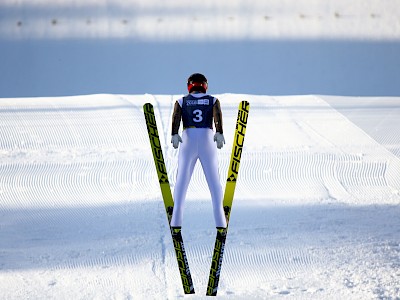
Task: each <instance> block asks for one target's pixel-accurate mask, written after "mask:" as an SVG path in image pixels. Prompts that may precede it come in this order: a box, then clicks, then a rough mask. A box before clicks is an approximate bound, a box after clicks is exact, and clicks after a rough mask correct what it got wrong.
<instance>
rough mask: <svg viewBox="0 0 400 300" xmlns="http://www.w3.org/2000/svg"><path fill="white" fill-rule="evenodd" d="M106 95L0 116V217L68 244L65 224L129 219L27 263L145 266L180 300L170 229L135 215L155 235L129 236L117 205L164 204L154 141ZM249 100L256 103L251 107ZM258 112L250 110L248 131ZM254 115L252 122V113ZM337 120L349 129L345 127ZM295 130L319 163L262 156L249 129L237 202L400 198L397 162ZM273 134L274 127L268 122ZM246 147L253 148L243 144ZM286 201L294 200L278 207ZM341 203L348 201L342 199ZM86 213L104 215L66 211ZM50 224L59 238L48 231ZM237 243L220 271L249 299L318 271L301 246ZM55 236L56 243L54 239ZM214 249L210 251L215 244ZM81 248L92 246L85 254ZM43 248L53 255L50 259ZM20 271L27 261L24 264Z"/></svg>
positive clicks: (193, 259)
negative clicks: (14, 216) (150, 247)
mask: <svg viewBox="0 0 400 300" xmlns="http://www.w3.org/2000/svg"><path fill="white" fill-rule="evenodd" d="M103 97H104V96H100V98H101V99H100V100H99V101H100V102H99V103H98V104H95V103H93V102H91V101H92V100H93V99H92V97H90V98H91V99H88V101H87V102H85V103H83V104H79V103H78V102H77V103H75V102H74V99H69V100H68V101H65V102H62V101H61V100H60V101H61V102H58V101H56V100H55V101H51V100H48V102H46V101H45V102H44V103H45V104H43V103H42V102H40V101H39V100H31V101H33V102H35V101H39V102H37V103H36V104H35V105H22V104H21V103H18V104H15V106H13V107H11V108H10V107H7V109H3V108H2V107H1V106H0V115H1V118H0V125H1V126H2V132H1V133H0V145H1V148H0V153H1V154H2V155H3V158H4V159H3V160H2V162H0V178H1V185H0V203H1V204H0V211H1V212H4V213H10V212H11V213H12V212H13V209H15V210H22V211H23V213H24V214H25V215H24V217H23V218H22V217H21V216H19V218H21V220H20V223H21V224H23V225H24V229H25V230H28V229H29V226H32V222H33V221H34V222H35V224H44V223H46V226H49V228H50V229H47V230H49V231H51V230H55V231H56V230H59V231H60V232H61V231H63V230H65V231H67V233H68V234H73V233H74V232H73V230H76V228H75V229H70V228H66V227H67V226H68V225H74V224H73V223H74V220H84V222H87V223H85V224H82V225H83V226H85V225H87V226H88V227H89V229H86V228H82V229H81V230H96V226H97V224H96V222H97V220H103V219H102V215H108V216H114V215H115V216H124V217H125V218H126V220H123V222H124V225H123V227H122V228H121V227H120V225H121V223H119V222H118V221H119V220H113V218H112V217H109V218H107V220H108V221H109V222H110V224H106V225H107V226H109V227H110V228H111V229H110V230H111V232H107V233H104V235H103V233H102V232H101V230H102V229H103V228H105V227H101V226H106V225H103V224H99V226H100V225H101V226H100V229H98V230H99V231H98V232H96V233H95V235H94V236H95V237H94V238H93V240H90V239H89V241H82V242H80V243H81V244H82V245H81V248H80V249H78V250H77V251H75V250H74V245H72V246H69V245H65V247H64V245H62V246H60V245H57V243H56V245H55V246H46V245H45V246H43V249H42V248H40V249H38V250H35V251H37V252H35V253H33V254H32V256H34V255H35V254H37V253H40V254H41V256H40V257H36V258H32V257H29V258H25V259H26V260H29V259H30V260H32V261H31V267H32V266H33V267H38V266H42V267H43V266H45V267H46V266H47V265H49V266H51V268H52V269H55V270H63V269H77V270H79V269H86V268H94V269H95V268H98V269H102V270H108V269H112V268H116V267H126V266H129V267H132V266H138V265H139V266H142V267H143V266H144V267H143V268H144V269H145V270H146V271H148V272H149V273H151V274H153V275H156V276H154V277H157V280H158V284H161V285H164V287H165V289H167V290H168V291H171V290H172V289H173V287H176V290H177V293H180V292H181V290H180V288H181V287H180V278H179V273H178V271H177V268H176V258H175V257H174V256H175V253H174V251H173V246H172V243H171V242H170V238H169V237H168V235H167V234H168V233H167V232H165V230H168V228H167V227H166V226H164V225H162V226H161V229H160V227H156V230H155V232H156V233H155V232H154V231H153V229H154V228H153V227H151V224H150V222H148V220H146V218H147V217H143V216H139V217H138V219H139V220H141V221H140V222H143V224H147V225H148V226H149V228H147V225H143V224H141V225H143V229H140V230H139V229H137V228H131V227H130V226H133V225H131V224H130V223H129V224H125V223H128V222H129V219H130V218H136V216H135V213H136V212H132V211H129V212H124V211H123V208H121V207H120V206H118V205H116V204H117V203H118V204H121V203H125V204H126V203H129V202H132V201H137V203H140V201H153V202H154V201H161V200H160V199H159V187H158V182H157V180H155V179H156V176H155V170H154V163H153V162H152V156H151V154H150V152H149V150H148V137H147V135H146V128H145V125H144V122H143V113H142V111H141V108H140V107H141V105H142V103H134V104H132V103H130V102H129V101H127V100H126V99H124V98H115V97H113V96H110V97H111V98H107V97H106V98H105V99H103ZM93 98H96V97H93ZM83 99H84V98H83ZM107 99H108V100H107ZM110 99H111V100H110ZM163 99H164V98H163V97H161V98H157V97H154V98H153V99H152V101H153V102H155V103H156V105H155V107H156V108H157V109H156V118H157V122H158V124H159V130H160V132H159V133H160V138H161V139H162V146H163V151H164V155H165V156H166V157H165V158H166V164H167V168H168V175H169V179H170V182H171V190H172V192H173V185H174V182H175V174H176V168H177V155H178V151H177V150H175V149H173V148H172V146H171V144H170V141H169V137H170V134H169V132H168V130H169V126H168V124H170V114H171V104H172V103H173V101H174V99H172V98H171V99H169V100H168V103H162V101H163ZM89 100H90V101H89ZM249 100H250V102H251V103H252V101H251V99H249ZM77 101H78V100H77ZM81 101H82V100H81ZM268 101H275V100H271V99H269V100H268ZM127 102H129V103H128V104H127ZM122 103H123V105H122ZM39 104H40V105H39ZM273 104H274V109H275V111H273V112H270V113H271V116H270V117H271V118H272V120H275V121H279V122H280V124H283V125H285V124H286V123H289V124H291V123H293V120H292V119H296V118H298V117H299V116H300V115H301V113H300V112H298V111H295V110H294V109H292V108H291V107H290V105H289V106H285V105H283V103H281V102H279V101H278V100H276V101H275V102H274V103H273ZM261 106H262V107H264V106H265V105H264V104H263V105H261ZM270 106H271V105H270ZM96 107H97V108H96ZM256 107H257V101H255V105H253V104H252V107H251V109H255V108H256ZM223 112H224V118H226V119H227V120H229V121H227V123H226V124H225V125H226V127H225V132H226V133H225V139H226V145H225V146H224V148H223V149H222V150H220V151H218V156H219V164H220V166H219V167H220V170H219V171H220V178H221V183H222V187H223V188H224V186H225V182H226V170H227V169H228V164H229V157H230V151H231V145H232V140H231V138H232V137H230V136H228V135H230V134H231V132H233V129H234V128H233V124H234V121H236V116H237V105H236V104H231V103H228V104H227V105H224V107H223ZM252 113H253V112H252V110H250V116H249V126H251V118H252ZM332 113H334V110H333V109H332ZM254 114H255V117H257V114H256V111H255V112H254ZM39 115H40V117H38V116H39ZM162 120H164V122H163V121H162ZM165 120H168V122H165ZM340 120H341V121H343V120H342V118H340ZM266 122H273V121H271V120H267V121H266ZM294 123H296V124H295V125H296V126H294V128H295V130H297V131H300V132H301V134H305V133H307V134H309V135H308V137H313V138H315V139H316V140H318V141H319V142H320V143H323V144H324V147H322V149H323V150H324V151H322V152H321V151H320V152H318V153H316V152H313V149H312V147H305V146H304V145H294V146H293V145H290V146H288V147H286V148H285V147H281V148H279V147H274V143H275V142H276V141H275V140H273V139H271V140H270V141H268V143H266V145H265V146H264V147H266V148H260V147H258V146H257V145H258V143H257V142H255V141H254V138H255V136H254V135H252V131H251V130H249V134H248V135H247V136H246V139H245V148H244V152H243V156H242V161H241V165H240V174H239V176H238V177H239V179H238V184H237V188H236V192H235V198H238V200H239V199H240V200H245V201H247V200H249V199H248V198H249V197H247V195H249V194H250V195H251V196H250V197H254V198H255V199H263V200H265V201H267V202H268V201H275V203H277V202H279V201H280V200H285V201H286V202H284V201H282V203H296V201H298V202H299V203H300V202H301V201H302V200H303V199H307V200H308V201H310V202H312V201H313V200H318V201H320V200H321V199H322V200H326V199H331V198H335V197H334V196H335V195H336V194H339V193H341V189H344V190H345V191H346V193H348V195H349V196H351V197H353V199H362V201H361V200H360V202H361V203H362V204H368V203H376V199H377V197H381V198H382V199H383V200H387V201H390V199H395V200H394V201H396V199H398V198H395V197H394V196H393V195H392V194H391V190H392V189H393V188H392V187H394V188H396V187H399V186H400V184H399V176H398V170H399V169H400V168H398V167H399V165H400V162H399V161H400V160H399V159H394V158H392V157H390V156H388V155H382V156H379V155H375V154H368V153H367V154H365V153H361V152H353V151H347V152H346V149H345V148H344V147H342V148H341V147H339V146H335V144H334V143H333V142H332V141H331V140H329V139H323V141H322V142H321V140H322V139H320V138H319V137H318V132H317V131H313V130H314V129H313V127H312V124H311V125H310V124H309V125H307V126H305V125H304V123H302V120H301V119H300V120H298V119H296V120H295V122H294ZM262 124H263V123H262ZM266 124H269V125H271V123H266ZM291 130H292V129H291ZM293 130H294V129H293ZM162 135H164V137H165V139H163V138H162ZM394 136H395V135H394V134H390V135H389V134H388V135H387V136H385V135H384V136H382V137H381V140H380V142H382V143H385V144H391V143H393V144H396V143H398V140H396V139H395V138H394ZM333 139H334V138H332V140H333ZM263 142H264V141H263ZM246 143H248V144H250V145H252V146H253V147H248V146H246V145H247V144H246ZM255 145H256V146H255ZM396 145H397V144H396ZM367 146H369V147H375V146H376V145H372V146H371V145H367ZM319 149H320V148H319ZM391 153H395V151H391ZM384 154H385V153H384ZM397 158H398V156H397ZM396 170H397V171H396ZM329 181H334V182H335V184H337V186H333V187H332V186H330V187H328V186H327V185H328V182H329ZM339 189H340V191H339ZM282 191H284V195H282ZM208 195H209V192H208V186H207V183H206V180H205V178H204V174H203V172H202V169H201V165H200V164H199V163H198V164H197V165H196V168H195V171H194V173H193V177H192V179H191V182H190V185H189V190H188V197H192V198H195V199H196V200H203V199H204V198H206V199H207V200H208V201H209V196H208ZM284 197H286V198H287V200H286V199H282V198H284ZM391 197H392V198H391ZM338 198H339V197H338ZM309 199H311V200H309ZM388 199H389V200H388ZM341 200H342V202H346V199H341ZM314 203H315V201H314ZM318 203H319V202H318ZM396 203H398V202H396ZM138 205H140V204H138ZM160 205H161V203H160ZM233 205H234V206H235V203H234V204H233ZM85 206H94V207H97V206H99V207H100V208H99V210H98V211H97V212H96V213H97V214H98V216H97V215H94V216H90V217H88V216H87V211H84V210H83V209H72V210H69V213H68V214H65V213H63V210H64V209H66V208H68V207H85ZM103 206H104V207H103ZM33 208H34V209H33ZM40 208H47V209H43V210H41V209H40ZM48 208H50V209H48ZM51 209H54V210H57V209H58V210H60V212H57V213H54V211H53V210H51ZM160 211H161V210H160ZM233 212H235V208H233ZM21 215H22V214H21ZM150 217H151V216H150ZM71 219H72V220H71ZM159 219H160V220H157V221H162V222H165V216H164V214H163V213H162V214H161V215H160V216H159ZM110 220H113V221H110ZM84 222H83V223H84ZM113 222H115V223H113ZM47 223H48V224H47ZM95 224H96V226H95ZM165 224H166V223H165ZM42 226H43V227H44V225H42ZM54 226H55V227H56V229H51V228H52V227H54ZM261 226H263V225H261ZM27 228H28V229H27ZM107 228H108V227H107ZM31 230H32V232H33V233H34V234H33V236H32V239H38V240H35V242H34V244H35V245H38V244H40V239H44V240H45V237H43V236H42V235H41V233H40V232H36V230H38V229H31ZM112 230H115V231H116V232H123V233H125V234H126V235H127V236H130V234H131V232H132V235H138V236H139V237H136V240H134V241H132V242H130V241H129V240H128V241H126V240H127V237H126V236H125V235H123V236H122V237H119V239H117V238H115V239H114V236H113V233H114V232H112ZM142 231H146V232H152V234H153V236H151V237H150V238H148V239H153V238H154V240H155V241H158V244H159V245H158V247H160V249H158V250H157V251H152V252H151V253H146V251H145V250H143V249H146V248H143V249H142V248H140V247H139V248H138V249H134V248H132V247H131V246H132V245H141V243H145V242H146V241H147V240H143V239H141V237H140V236H141V234H142V233H143V232H142ZM44 234H45V233H44ZM164 235H167V236H164ZM238 236H239V234H236V235H235V233H234V232H232V235H231V234H230V235H228V238H227V247H226V249H225V258H224V263H223V267H222V278H223V280H222V281H221V288H222V291H224V289H225V287H226V286H233V287H234V286H236V285H237V284H240V285H241V286H243V284H244V283H245V284H246V285H247V286H248V289H249V290H250V289H251V288H259V287H260V283H261V284H264V283H267V282H269V281H273V280H275V279H277V278H278V279H281V278H284V279H290V278H293V277H296V274H298V273H299V272H305V273H306V272H307V271H308V270H309V269H310V268H313V267H315V266H316V265H317V266H320V265H321V263H322V262H321V261H319V260H318V258H317V257H315V256H312V255H310V254H309V251H308V249H307V248H306V247H305V246H304V245H301V244H300V245H298V247H294V246H290V245H289V246H287V247H283V246H279V245H282V244H279V245H278V246H277V245H276V244H271V245H269V247H267V245H265V244H266V242H265V241H262V240H261V239H260V238H258V239H255V240H252V241H251V243H254V244H256V245H257V246H258V247H257V248H256V247H252V244H251V243H249V244H246V242H243V243H242V240H239V238H238ZM53 238H54V239H55V240H57V237H53ZM64 238H65V239H66V240H69V241H71V240H72V241H73V240H74V239H73V238H70V237H68V236H67V237H64ZM184 238H185V233H184ZM207 238H208V237H207ZM207 238H204V237H203V239H199V242H198V241H197V240H196V239H195V238H193V237H192V240H190V239H188V241H189V242H187V244H186V245H185V246H186V250H187V254H188V260H189V263H190V267H191V271H192V274H193V279H194V281H195V286H196V289H197V286H198V284H199V285H200V286H199V289H197V290H201V289H204V287H205V286H206V283H207V282H206V280H207V275H208V272H209V266H210V261H211V256H210V255H211V253H212V246H213V245H212V244H209V245H208V244H207V245H205V244H204V243H203V241H204V240H207ZM242 239H244V240H245V238H242ZM210 240H212V241H214V238H211V239H210ZM124 241H126V242H127V246H126V248H123V247H124ZM86 242H89V243H91V244H89V245H86V244H85V243H86ZM185 242H186V239H185ZM77 243H78V241H77ZM281 243H283V242H281ZM46 247H48V249H45V248H46ZM52 247H54V248H52ZM85 247H86V248H85ZM52 249H56V250H57V251H58V252H56V253H55V254H54V257H52V256H51V255H50V254H49V255H48V254H47V252H49V253H51V251H52ZM41 251H42V252H41ZM85 251H87V252H85ZM6 255H7V254H6ZM47 255H48V256H49V258H47ZM57 255H59V256H58V257H59V258H58V259H59V261H56V262H55V263H54V264H51V259H53V260H55V259H56V258H55V257H56V256H57ZM47 260H50V262H47ZM160 262H161V263H160ZM25 265H29V263H28V262H25ZM132 268H133V267H132ZM130 271H131V270H130ZM130 271H129V272H130ZM97 280H100V279H97ZM132 280H133V281H134V284H137V285H141V284H142V283H143V285H144V286H146V283H145V282H142V281H143V279H141V278H134V279H132ZM102 284H106V285H108V286H116V285H118V283H115V282H114V279H111V278H110V279H105V280H103V281H102ZM168 297H170V298H173V294H169V295H168Z"/></svg>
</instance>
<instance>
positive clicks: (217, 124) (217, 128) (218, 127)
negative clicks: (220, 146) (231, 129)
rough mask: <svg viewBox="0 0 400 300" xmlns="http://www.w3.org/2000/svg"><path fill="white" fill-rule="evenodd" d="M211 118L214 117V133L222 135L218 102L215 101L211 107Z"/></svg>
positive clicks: (220, 112)
mask: <svg viewBox="0 0 400 300" xmlns="http://www.w3.org/2000/svg"><path fill="white" fill-rule="evenodd" d="M213 117H214V124H215V131H216V132H219V133H221V134H222V133H224V130H223V126H222V111H221V104H220V102H219V100H218V99H217V100H215V103H214V106H213Z"/></svg>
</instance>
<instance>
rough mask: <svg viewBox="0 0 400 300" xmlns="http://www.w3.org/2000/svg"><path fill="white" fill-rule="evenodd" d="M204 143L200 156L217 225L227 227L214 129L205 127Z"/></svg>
mask: <svg viewBox="0 0 400 300" xmlns="http://www.w3.org/2000/svg"><path fill="white" fill-rule="evenodd" d="M205 130H206V132H205V133H204V134H205V136H204V143H202V147H201V150H200V149H199V158H200V162H201V165H202V167H203V171H204V174H205V176H206V180H207V184H208V188H209V189H210V193H211V199H212V205H213V212H214V220H215V226H216V227H226V219H225V213H224V209H223V204H222V200H223V199H222V197H223V194H222V187H221V182H220V178H219V173H218V157H217V148H216V145H215V143H214V142H213V131H212V130H209V129H205Z"/></svg>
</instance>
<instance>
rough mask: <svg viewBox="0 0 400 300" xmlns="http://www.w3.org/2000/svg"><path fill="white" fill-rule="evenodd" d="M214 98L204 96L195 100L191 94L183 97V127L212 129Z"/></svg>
mask: <svg viewBox="0 0 400 300" xmlns="http://www.w3.org/2000/svg"><path fill="white" fill-rule="evenodd" d="M213 106H214V97H212V96H209V95H204V96H203V97H200V98H196V97H194V96H192V95H191V94H189V95H187V96H185V97H183V101H182V122H183V127H184V128H188V127H195V128H212V121H213Z"/></svg>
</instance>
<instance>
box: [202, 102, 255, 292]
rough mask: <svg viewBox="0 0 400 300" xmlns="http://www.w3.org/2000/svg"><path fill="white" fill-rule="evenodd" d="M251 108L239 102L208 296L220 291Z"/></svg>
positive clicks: (247, 104) (247, 103)
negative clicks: (221, 223) (222, 217)
mask: <svg viewBox="0 0 400 300" xmlns="http://www.w3.org/2000/svg"><path fill="white" fill-rule="evenodd" d="M249 110H250V103H249V102H248V101H242V102H240V104H239V110H238V116H237V120H236V129H235V134H234V137H233V145H232V153H231V160H230V163H229V169H228V178H227V180H226V186H225V192H224V199H223V206H224V211H225V217H226V222H227V227H226V228H217V237H216V239H215V245H214V252H213V256H212V262H211V268H210V275H209V278H208V285H207V296H216V295H217V291H218V284H219V278H220V275H221V266H222V259H223V255H224V250H225V241H226V236H227V234H228V226H229V219H230V215H231V210H232V203H233V196H234V194H235V188H236V181H237V178H238V174H239V167H240V159H241V157H242V152H243V144H244V137H245V134H246V128H247V119H248V115H249Z"/></svg>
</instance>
